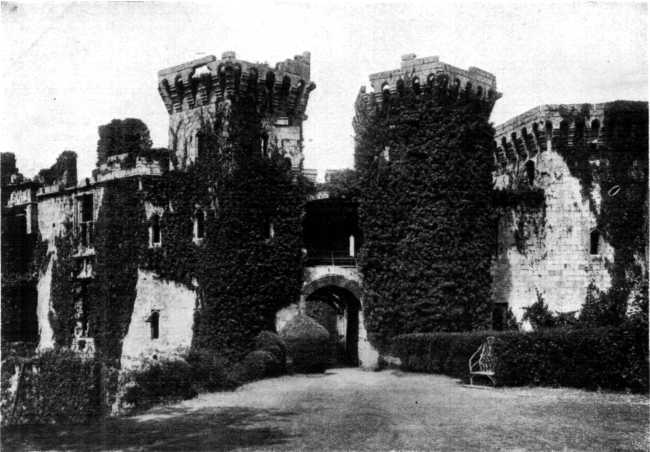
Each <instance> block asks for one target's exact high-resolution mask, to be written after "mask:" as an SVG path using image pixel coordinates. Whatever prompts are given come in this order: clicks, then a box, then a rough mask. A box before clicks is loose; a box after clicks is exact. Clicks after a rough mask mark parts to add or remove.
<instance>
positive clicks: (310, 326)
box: [280, 314, 331, 373]
mask: <svg viewBox="0 0 650 452" xmlns="http://www.w3.org/2000/svg"><path fill="white" fill-rule="evenodd" d="M280 336H281V337H282V339H284V341H285V343H286V344H287V350H288V353H289V356H290V357H291V360H292V366H293V369H294V370H295V371H297V372H306V373H309V372H323V371H324V370H325V368H326V367H327V364H328V363H329V361H330V353H331V349H330V335H329V332H328V331H327V330H326V329H325V327H323V326H322V325H321V324H319V323H318V322H316V321H315V320H314V319H312V318H311V317H309V316H306V315H304V314H298V315H297V316H295V317H294V318H293V319H291V320H290V321H289V322H287V324H286V325H285V327H284V328H283V329H282V331H280Z"/></svg>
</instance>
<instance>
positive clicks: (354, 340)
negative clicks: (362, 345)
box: [305, 285, 360, 366]
mask: <svg viewBox="0 0 650 452" xmlns="http://www.w3.org/2000/svg"><path fill="white" fill-rule="evenodd" d="M359 310H360V303H359V300H358V299H357V298H356V297H355V296H354V294H353V293H352V292H350V291H349V290H347V289H344V288H342V287H338V286H335V285H327V286H324V287H321V288H319V289H317V290H315V291H314V292H312V293H311V294H310V295H309V296H307V297H306V300H305V314H307V315H308V316H310V317H311V318H313V319H315V320H316V321H317V322H318V323H320V324H321V325H323V326H324V327H325V328H326V329H327V331H328V332H329V333H330V350H331V352H330V357H331V358H330V365H331V366H358V365H359V347H358V344H359Z"/></svg>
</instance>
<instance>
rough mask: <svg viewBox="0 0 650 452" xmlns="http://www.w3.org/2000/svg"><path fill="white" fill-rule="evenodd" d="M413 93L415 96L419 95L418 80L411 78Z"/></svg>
mask: <svg viewBox="0 0 650 452" xmlns="http://www.w3.org/2000/svg"><path fill="white" fill-rule="evenodd" d="M412 84H413V92H414V93H415V94H420V79H419V78H418V77H413V81H412Z"/></svg>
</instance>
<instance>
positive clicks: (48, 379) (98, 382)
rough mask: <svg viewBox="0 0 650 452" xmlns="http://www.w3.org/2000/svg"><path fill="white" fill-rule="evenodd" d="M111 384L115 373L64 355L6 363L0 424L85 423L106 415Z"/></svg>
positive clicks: (53, 353) (93, 362) (50, 354)
mask: <svg viewBox="0 0 650 452" xmlns="http://www.w3.org/2000/svg"><path fill="white" fill-rule="evenodd" d="M21 368H22V377H20V378H19V380H20V382H19V384H18V385H17V386H16V371H17V370H18V371H19V369H21ZM116 383H117V370H116V369H112V368H108V367H106V366H104V365H102V363H100V362H99V361H98V360H95V359H85V358H81V357H79V356H77V355H75V354H74V353H72V352H69V351H48V352H45V353H43V354H41V355H38V356H36V357H34V358H31V359H19V358H15V357H10V358H8V359H5V360H3V362H2V403H1V408H2V424H3V425H10V424H13V425H15V424H43V423H56V422H65V423H80V422H87V421H89V420H91V419H93V418H97V417H99V416H101V415H103V414H105V413H106V411H107V410H108V409H109V407H110V404H111V403H112V400H111V394H113V393H114V390H115V385H116ZM16 392H17V393H16ZM14 401H16V402H17V403H16V404H15V409H14Z"/></svg>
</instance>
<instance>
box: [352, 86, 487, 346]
mask: <svg viewBox="0 0 650 452" xmlns="http://www.w3.org/2000/svg"><path fill="white" fill-rule="evenodd" d="M418 91H419V90H418ZM456 97H457V96H453V97H452V95H450V94H449V93H448V92H447V91H446V90H438V89H437V88H436V89H431V88H430V87H427V88H426V89H423V90H422V91H421V92H420V93H416V91H415V90H413V89H410V88H409V87H405V88H404V87H403V89H402V90H401V92H400V91H398V92H397V93H392V94H388V93H385V94H384V99H383V102H382V104H381V106H380V107H378V108H374V107H371V106H369V105H367V104H366V102H365V99H364V97H363V95H361V96H360V97H359V99H358V100H357V105H356V116H355V119H354V128H355V133H356V143H357V144H356V148H355V164H356V169H357V171H358V173H359V189H360V195H359V200H360V203H359V208H360V221H361V229H362V231H363V234H364V239H365V241H364V244H363V247H362V249H361V253H360V256H359V264H360V270H361V273H362V276H363V284H364V289H365V291H366V294H367V295H366V297H365V300H366V304H365V306H364V311H365V314H366V325H367V328H368V330H369V332H370V333H371V334H373V335H374V340H375V342H376V343H377V344H379V345H380V346H381V345H382V344H383V343H385V339H387V338H390V337H392V336H395V335H397V334H402V333H407V332H408V333H411V332H428V331H462V330H470V329H476V328H482V327H487V326H489V325H490V322H491V298H490V289H491V276H490V262H491V259H492V255H493V251H494V246H495V232H494V231H495V221H494V215H492V208H491V202H492V200H491V196H492V176H491V173H492V167H493V158H492V155H491V146H492V139H493V138H492V137H493V133H494V130H493V128H492V127H491V126H490V124H489V123H488V121H487V116H488V114H489V110H490V109H491V104H488V102H487V101H482V100H478V99H474V98H473V97H472V95H471V93H469V92H468V93H465V94H462V95H461V96H460V98H459V99H456Z"/></svg>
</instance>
